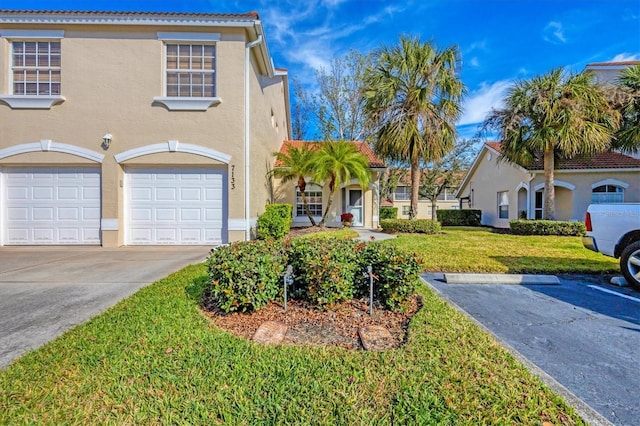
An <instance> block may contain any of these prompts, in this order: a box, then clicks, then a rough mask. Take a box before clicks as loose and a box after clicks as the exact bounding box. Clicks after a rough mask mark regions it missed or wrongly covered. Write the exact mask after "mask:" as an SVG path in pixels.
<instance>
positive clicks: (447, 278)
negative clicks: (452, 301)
mask: <svg viewBox="0 0 640 426" xmlns="http://www.w3.org/2000/svg"><path fill="white" fill-rule="evenodd" d="M444 282H446V283H447V284H515V285H518V284H539V285H540V284H546V285H550V284H551V285H558V284H560V280H559V279H558V277H556V276H555V275H523V274H444Z"/></svg>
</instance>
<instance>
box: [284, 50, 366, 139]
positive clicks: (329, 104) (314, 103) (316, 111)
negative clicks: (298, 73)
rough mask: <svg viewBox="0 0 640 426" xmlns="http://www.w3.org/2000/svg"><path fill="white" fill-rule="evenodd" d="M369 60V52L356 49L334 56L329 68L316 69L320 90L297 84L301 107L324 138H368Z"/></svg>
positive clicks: (321, 137) (297, 94)
mask: <svg viewBox="0 0 640 426" xmlns="http://www.w3.org/2000/svg"><path fill="white" fill-rule="evenodd" d="M369 63H370V58H369V57H368V56H366V55H363V54H361V53H360V52H358V51H355V50H352V51H351V52H350V53H349V54H347V55H346V56H344V57H341V58H334V59H333V60H332V61H331V65H330V68H329V69H325V68H321V69H319V70H317V71H316V74H315V79H316V84H317V91H309V90H305V89H304V88H302V86H300V85H298V86H297V88H296V96H297V98H298V103H299V104H300V105H299V107H300V109H301V111H304V113H305V114H307V116H306V117H308V118H309V119H311V121H312V122H313V123H314V124H315V127H316V128H317V130H318V132H319V133H320V134H319V137H320V139H322V140H326V141H335V140H345V141H354V140H364V139H365V138H366V136H367V134H368V133H367V132H368V131H367V126H366V121H365V120H364V118H363V104H364V101H363V98H362V75H363V73H364V70H365V69H366V67H367V65H368V64H369ZM295 116H296V111H295V110H294V118H295ZM294 127H295V126H294Z"/></svg>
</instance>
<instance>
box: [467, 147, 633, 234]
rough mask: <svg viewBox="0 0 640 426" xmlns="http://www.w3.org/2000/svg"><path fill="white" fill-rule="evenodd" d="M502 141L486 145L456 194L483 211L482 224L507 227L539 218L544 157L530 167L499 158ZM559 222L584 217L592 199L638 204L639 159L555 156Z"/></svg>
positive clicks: (613, 154)
mask: <svg viewBox="0 0 640 426" xmlns="http://www.w3.org/2000/svg"><path fill="white" fill-rule="evenodd" d="M500 154H501V144H500V143H499V142H488V143H485V145H484V146H483V148H482V150H481V151H480V153H479V154H478V156H477V157H476V159H475V161H474V162H473V165H472V166H471V169H470V170H469V172H468V173H467V175H466V176H465V178H464V180H463V182H462V184H461V185H460V189H459V190H458V193H457V195H458V197H459V198H460V204H461V206H462V208H472V209H480V210H482V224H483V225H488V226H493V227H496V228H508V227H509V221H510V220H513V219H518V218H520V217H526V218H528V219H540V218H542V208H543V190H544V169H543V164H542V160H541V159H539V160H538V161H536V163H535V164H534V166H533V167H531V168H530V169H527V168H524V167H521V166H519V165H517V164H512V163H507V162H504V161H500V160H499V158H500ZM554 173H555V179H554V183H555V196H556V200H555V201H556V218H557V219H558V220H570V221H571V220H573V221H580V220H584V215H585V212H586V211H587V207H588V205H589V204H591V203H623V202H625V203H632V202H633V203H637V202H640V160H639V159H636V158H633V157H631V156H628V155H623V154H620V153H616V152H603V153H600V154H597V155H595V156H592V157H588V158H584V157H579V158H573V159H568V160H556V169H555V171H554Z"/></svg>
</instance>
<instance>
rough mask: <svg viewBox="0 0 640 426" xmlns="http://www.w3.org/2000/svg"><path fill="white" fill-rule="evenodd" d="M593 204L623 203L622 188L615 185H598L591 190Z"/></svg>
mask: <svg viewBox="0 0 640 426" xmlns="http://www.w3.org/2000/svg"><path fill="white" fill-rule="evenodd" d="M591 202H592V203H593V204H603V203H623V202H624V188H622V187H620V186H617V185H600V186H596V187H595V188H593V189H592V190H591Z"/></svg>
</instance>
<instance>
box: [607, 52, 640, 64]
mask: <svg viewBox="0 0 640 426" xmlns="http://www.w3.org/2000/svg"><path fill="white" fill-rule="evenodd" d="M627 61H640V53H636V54H633V55H632V54H630V53H618V54H617V55H616V56H614V57H613V59H611V62H627Z"/></svg>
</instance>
